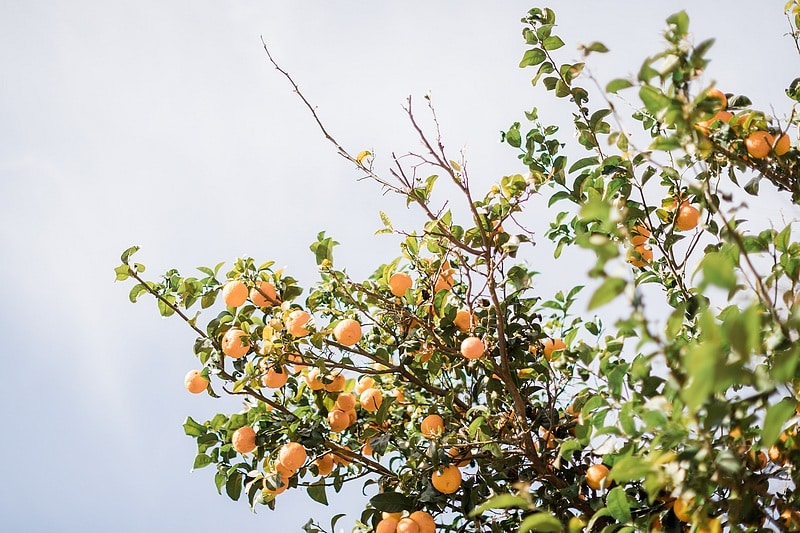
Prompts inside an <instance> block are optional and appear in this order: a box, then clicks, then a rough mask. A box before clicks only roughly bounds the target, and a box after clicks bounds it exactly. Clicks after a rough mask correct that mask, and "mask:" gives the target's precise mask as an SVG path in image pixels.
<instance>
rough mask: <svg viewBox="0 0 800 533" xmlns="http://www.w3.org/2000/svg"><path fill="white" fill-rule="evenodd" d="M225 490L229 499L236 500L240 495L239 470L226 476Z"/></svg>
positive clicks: (240, 475)
mask: <svg viewBox="0 0 800 533" xmlns="http://www.w3.org/2000/svg"><path fill="white" fill-rule="evenodd" d="M225 492H226V493H227V494H228V497H229V498H230V499H231V500H234V501H236V500H238V499H239V496H241V495H242V473H241V472H234V473H233V474H231V475H230V477H228V481H227V483H225Z"/></svg>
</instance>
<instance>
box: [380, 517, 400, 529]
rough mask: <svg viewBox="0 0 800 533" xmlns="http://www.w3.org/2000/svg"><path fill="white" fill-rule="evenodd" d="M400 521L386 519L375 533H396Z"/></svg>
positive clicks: (390, 518)
mask: <svg viewBox="0 0 800 533" xmlns="http://www.w3.org/2000/svg"><path fill="white" fill-rule="evenodd" d="M398 522H399V520H397V519H396V518H392V517H389V518H384V519H383V520H381V521H380V522H378V525H377V526H375V533H395V532H396V531H397V524H398Z"/></svg>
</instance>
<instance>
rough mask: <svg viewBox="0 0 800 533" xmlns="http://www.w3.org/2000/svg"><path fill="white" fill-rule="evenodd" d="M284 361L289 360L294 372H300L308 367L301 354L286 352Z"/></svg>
mask: <svg viewBox="0 0 800 533" xmlns="http://www.w3.org/2000/svg"><path fill="white" fill-rule="evenodd" d="M286 361H287V362H289V363H292V366H293V367H294V371H295V372H302V371H303V370H305V369H306V368H308V365H307V364H305V360H304V359H303V356H302V355H300V354H299V353H290V354H288V355H287V356H286Z"/></svg>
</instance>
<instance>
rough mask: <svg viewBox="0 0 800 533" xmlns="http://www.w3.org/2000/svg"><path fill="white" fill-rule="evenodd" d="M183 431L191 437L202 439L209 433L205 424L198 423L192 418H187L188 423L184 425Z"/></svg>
mask: <svg viewBox="0 0 800 533" xmlns="http://www.w3.org/2000/svg"><path fill="white" fill-rule="evenodd" d="M183 431H184V433H186V434H187V435H189V436H190V437H200V436H202V435H205V434H206V433H207V432H208V430H207V429H206V427H205V426H204V425H203V424H201V423H199V422H196V421H195V420H194V419H193V418H192V417H191V416H187V417H186V422H184V423H183Z"/></svg>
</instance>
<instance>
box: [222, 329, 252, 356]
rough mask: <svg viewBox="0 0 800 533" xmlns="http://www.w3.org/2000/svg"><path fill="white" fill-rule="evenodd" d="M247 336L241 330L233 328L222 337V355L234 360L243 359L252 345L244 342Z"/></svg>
mask: <svg viewBox="0 0 800 533" xmlns="http://www.w3.org/2000/svg"><path fill="white" fill-rule="evenodd" d="M246 336H247V334H246V333H245V332H244V331H242V330H240V329H239V328H231V329H229V330H228V331H226V332H225V335H223V337H222V353H224V354H225V355H227V356H228V357H230V358H232V359H239V358H240V357H243V356H244V355H245V354H246V353H247V352H248V351H249V350H250V343H249V342H248V341H245V340H242V337H246Z"/></svg>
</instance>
